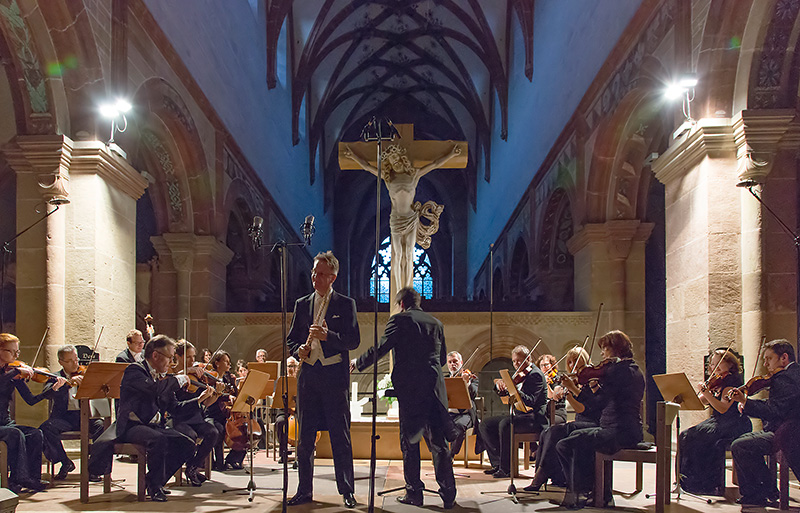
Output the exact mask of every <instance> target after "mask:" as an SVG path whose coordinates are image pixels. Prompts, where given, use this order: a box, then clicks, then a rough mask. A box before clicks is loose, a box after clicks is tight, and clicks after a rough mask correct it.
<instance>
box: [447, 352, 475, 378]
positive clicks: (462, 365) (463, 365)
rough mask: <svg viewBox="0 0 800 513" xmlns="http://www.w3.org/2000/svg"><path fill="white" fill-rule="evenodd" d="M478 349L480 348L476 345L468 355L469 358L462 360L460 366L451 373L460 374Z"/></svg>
mask: <svg viewBox="0 0 800 513" xmlns="http://www.w3.org/2000/svg"><path fill="white" fill-rule="evenodd" d="M478 349H480V348H478V347H476V348H475V350H474V351H473V352H472V354H471V355H469V358H467V359H466V360H464V363H462V364H461V367H459V368H458V370H457V371H455V372H454V373H453V376H459V375H461V372H462V371H463V370H464V367H466V366H467V364H468V363H469V362H470V360H472V358H474V357H475V355H476V354H477V353H478Z"/></svg>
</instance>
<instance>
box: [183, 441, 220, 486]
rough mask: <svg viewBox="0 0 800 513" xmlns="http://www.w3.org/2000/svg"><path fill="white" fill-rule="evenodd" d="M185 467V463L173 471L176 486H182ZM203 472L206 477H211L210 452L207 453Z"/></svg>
mask: <svg viewBox="0 0 800 513" xmlns="http://www.w3.org/2000/svg"><path fill="white" fill-rule="evenodd" d="M197 444H198V445H199V444H200V440H198V442H197ZM212 452H213V451H212ZM185 468H186V465H182V466H181V468H179V469H178V470H177V471H176V472H175V484H176V485H177V486H183V469H185ZM203 473H204V474H205V475H206V479H211V453H208V457H206V464H205V465H204V468H203Z"/></svg>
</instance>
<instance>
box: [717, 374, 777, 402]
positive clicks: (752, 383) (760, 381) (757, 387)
mask: <svg viewBox="0 0 800 513" xmlns="http://www.w3.org/2000/svg"><path fill="white" fill-rule="evenodd" d="M770 385H772V376H753V377H752V378H750V379H749V380H748V381H747V383H745V384H744V385H742V386H740V387H739V388H736V389H735V390H740V391H741V392H742V393H743V394H744V395H746V396H749V395H753V394H757V393H758V392H760V391H762V390H764V389H765V388H769V387H770ZM732 396H733V390H731V391H730V392H728V400H730V399H731V397H732Z"/></svg>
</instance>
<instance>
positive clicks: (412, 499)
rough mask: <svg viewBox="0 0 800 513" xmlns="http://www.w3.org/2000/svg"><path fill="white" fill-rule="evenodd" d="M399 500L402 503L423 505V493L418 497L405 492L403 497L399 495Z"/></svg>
mask: <svg viewBox="0 0 800 513" xmlns="http://www.w3.org/2000/svg"><path fill="white" fill-rule="evenodd" d="M397 502H399V503H400V504H408V505H409V506H422V495H421V494H420V495H419V496H418V497H417V496H414V495H409V494H405V495H403V496H402V497H398V498H397Z"/></svg>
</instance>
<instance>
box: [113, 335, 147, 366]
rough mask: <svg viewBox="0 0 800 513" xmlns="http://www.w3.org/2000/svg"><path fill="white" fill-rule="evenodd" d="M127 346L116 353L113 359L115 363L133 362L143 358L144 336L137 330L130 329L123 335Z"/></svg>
mask: <svg viewBox="0 0 800 513" xmlns="http://www.w3.org/2000/svg"><path fill="white" fill-rule="evenodd" d="M125 341H126V342H127V343H128V347H127V348H125V350H123V351H122V352H121V353H119V354H118V355H117V359H116V360H114V361H115V362H117V363H135V362H141V361H142V360H144V355H143V354H142V350H143V349H144V337H143V336H142V332H141V331H139V330H130V331H129V332H128V336H127V337H125Z"/></svg>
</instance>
